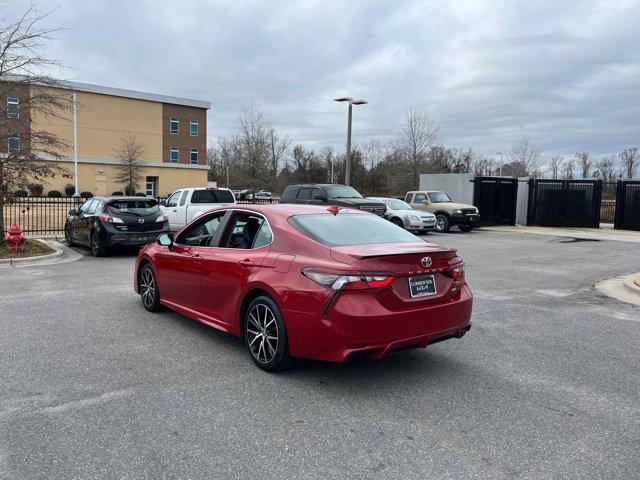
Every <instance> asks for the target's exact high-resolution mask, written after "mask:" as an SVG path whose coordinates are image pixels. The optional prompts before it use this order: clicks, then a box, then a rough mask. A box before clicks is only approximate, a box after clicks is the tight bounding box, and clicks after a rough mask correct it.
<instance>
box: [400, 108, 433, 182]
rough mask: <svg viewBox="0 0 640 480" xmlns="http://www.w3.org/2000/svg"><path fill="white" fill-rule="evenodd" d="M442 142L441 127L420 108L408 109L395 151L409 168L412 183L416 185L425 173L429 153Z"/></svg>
mask: <svg viewBox="0 0 640 480" xmlns="http://www.w3.org/2000/svg"><path fill="white" fill-rule="evenodd" d="M439 142H440V127H439V126H438V125H437V124H436V123H435V121H433V120H432V119H431V118H430V117H429V115H428V114H427V112H426V110H424V109H423V108H422V107H419V106H411V107H409V108H408V109H407V112H406V116H405V119H404V121H403V122H402V124H401V125H400V128H399V129H398V133H397V136H396V140H395V149H396V151H397V153H398V155H399V157H400V158H401V160H402V161H403V162H404V163H405V164H406V166H407V167H408V168H407V169H408V172H407V173H408V174H409V175H411V183H412V184H413V185H416V184H417V182H418V175H419V174H420V173H423V171H424V169H425V167H426V162H427V158H428V155H429V151H430V150H431V148H433V147H435V146H436V145H438V143H439Z"/></svg>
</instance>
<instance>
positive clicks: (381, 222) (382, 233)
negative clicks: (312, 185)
mask: <svg viewBox="0 0 640 480" xmlns="http://www.w3.org/2000/svg"><path fill="white" fill-rule="evenodd" d="M289 223H290V224H291V225H292V226H293V228H295V229H296V230H298V231H299V232H300V233H302V234H303V235H306V236H307V237H309V238H311V239H313V240H315V241H316V242H318V243H321V244H323V245H326V246H327V247H344V246H348V245H369V244H374V243H409V242H418V241H420V240H419V239H418V238H417V237H415V236H414V235H413V234H411V233H409V232H407V231H406V230H403V229H401V228H398V227H397V226H396V225H394V224H393V223H391V222H389V221H388V220H385V219H383V218H380V217H378V216H377V215H358V214H342V215H340V214H338V215H330V214H320V215H296V216H293V217H291V218H289Z"/></svg>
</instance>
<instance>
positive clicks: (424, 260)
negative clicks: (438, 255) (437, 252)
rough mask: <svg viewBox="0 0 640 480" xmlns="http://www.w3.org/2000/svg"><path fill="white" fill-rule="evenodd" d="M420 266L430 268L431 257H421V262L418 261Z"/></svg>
mask: <svg viewBox="0 0 640 480" xmlns="http://www.w3.org/2000/svg"><path fill="white" fill-rule="evenodd" d="M420 265H422V266H423V267H424V268H427V267H430V266H431V257H422V260H420Z"/></svg>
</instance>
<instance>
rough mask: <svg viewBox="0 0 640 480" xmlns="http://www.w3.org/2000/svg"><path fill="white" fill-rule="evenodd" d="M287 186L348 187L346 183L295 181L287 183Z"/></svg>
mask: <svg viewBox="0 0 640 480" xmlns="http://www.w3.org/2000/svg"><path fill="white" fill-rule="evenodd" d="M287 187H346V185H344V184H342V183H294V184H292V185H287ZM287 187H285V188H287Z"/></svg>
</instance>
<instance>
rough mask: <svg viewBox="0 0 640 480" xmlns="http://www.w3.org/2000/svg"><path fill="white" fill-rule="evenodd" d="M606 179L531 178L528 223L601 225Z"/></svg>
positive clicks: (577, 225)
mask: <svg viewBox="0 0 640 480" xmlns="http://www.w3.org/2000/svg"><path fill="white" fill-rule="evenodd" d="M601 200H602V180H549V179H535V180H533V179H532V180H530V181H529V212H528V215H527V224H528V225H542V226H547V227H587V228H598V227H599V226H600V208H601Z"/></svg>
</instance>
